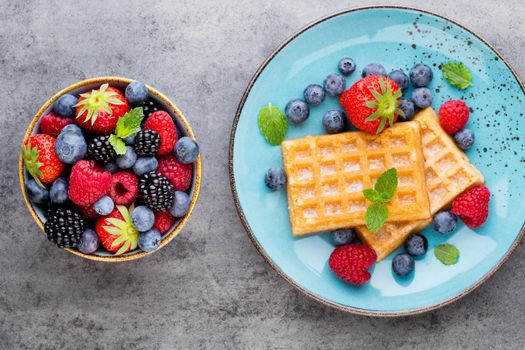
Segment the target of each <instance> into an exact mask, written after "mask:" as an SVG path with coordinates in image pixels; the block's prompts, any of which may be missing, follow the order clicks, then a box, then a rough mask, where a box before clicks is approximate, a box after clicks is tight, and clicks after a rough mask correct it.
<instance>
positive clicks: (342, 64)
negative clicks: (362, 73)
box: [337, 57, 356, 76]
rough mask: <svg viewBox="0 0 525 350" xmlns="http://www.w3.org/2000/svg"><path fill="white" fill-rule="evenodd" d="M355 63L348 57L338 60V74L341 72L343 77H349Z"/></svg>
mask: <svg viewBox="0 0 525 350" xmlns="http://www.w3.org/2000/svg"><path fill="white" fill-rule="evenodd" d="M355 67H356V65H355V62H354V60H353V59H351V58H350V57H343V58H341V59H340V60H339V63H338V64H337V68H338V69H339V72H341V74H342V75H344V76H349V75H350V74H352V73H353V72H354V71H355Z"/></svg>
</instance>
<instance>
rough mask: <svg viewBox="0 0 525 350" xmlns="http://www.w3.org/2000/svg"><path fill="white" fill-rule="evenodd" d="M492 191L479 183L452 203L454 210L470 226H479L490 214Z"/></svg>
mask: <svg viewBox="0 0 525 350" xmlns="http://www.w3.org/2000/svg"><path fill="white" fill-rule="evenodd" d="M489 201H490V191H489V189H488V188H487V187H486V186H485V185H479V186H476V187H473V188H471V189H470V190H468V191H466V192H464V193H463V194H461V195H460V196H459V197H458V198H456V199H455V200H454V202H453V203H452V212H453V213H454V214H456V215H458V216H459V217H461V220H463V222H464V223H465V225H467V226H468V227H470V228H478V227H479V226H481V224H483V223H484V222H485V221H486V220H487V217H488V216H489Z"/></svg>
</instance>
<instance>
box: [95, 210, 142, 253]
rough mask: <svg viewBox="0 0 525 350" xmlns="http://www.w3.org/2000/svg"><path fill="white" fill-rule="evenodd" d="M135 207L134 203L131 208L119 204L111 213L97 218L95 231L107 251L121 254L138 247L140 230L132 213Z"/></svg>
mask: <svg viewBox="0 0 525 350" xmlns="http://www.w3.org/2000/svg"><path fill="white" fill-rule="evenodd" d="M133 209H134V207H133V205H132V206H131V207H130V208H129V210H128V208H126V207H125V206H123V205H117V206H116V208H115V209H113V211H112V212H111V213H110V214H109V215H106V216H102V217H100V218H99V219H98V220H97V222H96V224H95V231H96V232H97V235H98V238H100V243H102V245H103V246H104V248H106V250H107V251H109V252H112V253H115V255H121V254H124V253H126V252H129V251H131V250H133V249H135V248H137V245H138V240H139V232H138V231H137V230H136V229H135V228H134V227H133V224H132V222H131V215H130V213H132V212H133Z"/></svg>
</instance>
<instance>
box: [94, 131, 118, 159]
mask: <svg viewBox="0 0 525 350" xmlns="http://www.w3.org/2000/svg"><path fill="white" fill-rule="evenodd" d="M87 155H88V157H89V158H91V159H94V160H96V161H97V162H100V163H107V162H109V161H111V160H113V159H115V158H116V157H117V153H116V152H115V150H114V149H113V146H111V143H109V135H102V136H97V137H94V138H93V139H92V140H91V141H89V143H88V149H87Z"/></svg>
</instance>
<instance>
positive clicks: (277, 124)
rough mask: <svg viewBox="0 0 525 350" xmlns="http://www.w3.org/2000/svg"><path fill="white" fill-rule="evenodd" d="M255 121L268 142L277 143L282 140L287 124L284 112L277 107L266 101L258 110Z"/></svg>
mask: <svg viewBox="0 0 525 350" xmlns="http://www.w3.org/2000/svg"><path fill="white" fill-rule="evenodd" d="M257 122H258V124H259V130H260V131H261V134H262V135H263V136H264V138H265V139H266V141H268V143H270V144H272V145H279V144H281V142H283V140H284V137H285V135H286V131H287V130H288V124H287V123H286V117H285V116H284V113H283V112H281V110H280V109H279V108H277V107H276V106H274V105H272V104H271V103H268V105H267V106H265V107H263V108H261V110H260V111H259V116H258V119H257Z"/></svg>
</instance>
